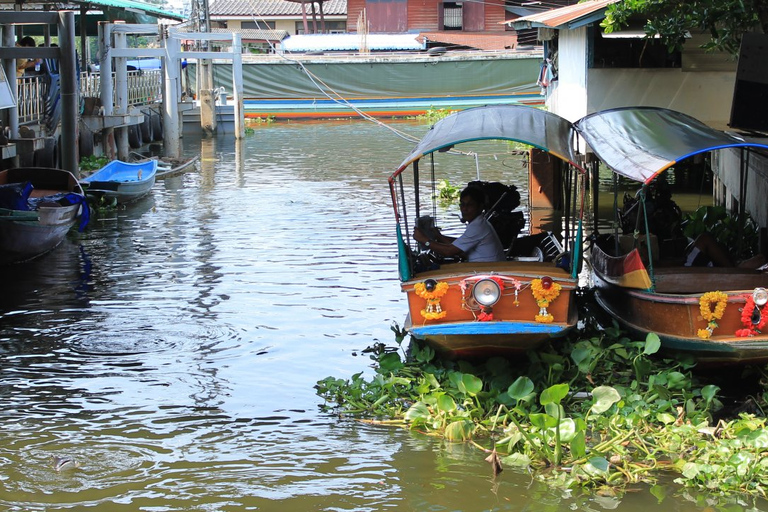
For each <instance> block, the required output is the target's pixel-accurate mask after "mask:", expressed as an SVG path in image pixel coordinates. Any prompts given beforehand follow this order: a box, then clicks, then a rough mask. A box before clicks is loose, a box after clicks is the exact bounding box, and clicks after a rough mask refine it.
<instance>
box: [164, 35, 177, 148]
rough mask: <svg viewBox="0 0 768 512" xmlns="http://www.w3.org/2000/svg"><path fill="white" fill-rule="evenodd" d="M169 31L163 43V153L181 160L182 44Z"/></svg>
mask: <svg viewBox="0 0 768 512" xmlns="http://www.w3.org/2000/svg"><path fill="white" fill-rule="evenodd" d="M169 36H170V34H169V32H168V29H166V30H164V31H163V34H162V43H163V46H164V47H165V49H166V55H167V56H166V57H164V58H163V78H164V80H165V83H164V88H163V151H164V154H165V156H169V157H172V158H179V157H180V156H181V130H180V128H179V125H180V123H181V117H180V113H179V108H178V107H179V95H178V91H179V85H178V81H179V67H180V63H179V50H180V47H181V43H180V42H179V40H178V39H176V38H173V37H169Z"/></svg>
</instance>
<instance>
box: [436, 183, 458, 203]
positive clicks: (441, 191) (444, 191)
mask: <svg viewBox="0 0 768 512" xmlns="http://www.w3.org/2000/svg"><path fill="white" fill-rule="evenodd" d="M435 195H436V197H437V199H438V200H439V201H440V202H441V203H447V204H450V203H455V202H456V201H458V200H459V195H461V188H460V187H457V186H455V185H451V183H450V182H449V181H448V180H440V182H439V183H438V184H437V193H436V194H435Z"/></svg>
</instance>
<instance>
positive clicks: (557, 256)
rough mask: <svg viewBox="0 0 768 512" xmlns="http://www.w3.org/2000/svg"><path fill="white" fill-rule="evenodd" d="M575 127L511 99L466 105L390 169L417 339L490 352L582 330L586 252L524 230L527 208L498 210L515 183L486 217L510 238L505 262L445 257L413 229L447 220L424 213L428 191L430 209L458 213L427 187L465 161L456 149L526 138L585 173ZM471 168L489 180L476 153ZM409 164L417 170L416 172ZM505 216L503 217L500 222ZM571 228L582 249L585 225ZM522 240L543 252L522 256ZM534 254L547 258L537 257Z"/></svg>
mask: <svg viewBox="0 0 768 512" xmlns="http://www.w3.org/2000/svg"><path fill="white" fill-rule="evenodd" d="M574 133H575V132H574V130H573V127H572V125H571V124H570V123H569V122H568V121H566V120H564V119H562V118H560V117H558V116H555V115H553V114H550V113H548V112H546V111H543V110H540V109H536V108H532V107H526V106H520V105H504V106H486V107H478V108H474V109H468V110H463V111H461V112H457V113H454V114H452V115H450V116H448V117H446V118H444V119H443V120H441V121H439V122H438V123H436V124H435V125H434V126H433V127H432V129H431V130H430V131H429V132H428V133H427V135H426V136H425V137H424V138H423V139H422V140H421V141H420V142H419V143H418V145H417V146H416V147H415V148H414V149H413V151H411V153H410V154H409V155H408V156H407V157H406V158H405V160H404V161H403V163H402V164H401V165H400V166H399V167H398V168H397V170H396V171H395V172H394V173H393V174H392V175H391V176H390V178H389V185H390V192H391V194H392V204H393V207H394V213H395V220H396V236H397V243H398V261H399V271H400V280H401V284H400V286H401V289H402V291H403V292H405V294H406V296H407V300H408V310H409V314H408V317H407V319H406V322H405V326H404V327H405V329H406V330H407V331H408V332H409V333H410V334H411V335H412V336H413V337H415V338H417V339H421V340H425V341H426V342H427V343H429V344H430V345H431V346H433V347H434V348H435V349H436V350H437V351H439V352H441V353H443V354H444V355H446V356H448V357H487V356H492V355H512V354H516V353H520V352H523V351H526V350H528V349H532V348H535V347H537V346H539V345H540V344H542V343H544V342H546V341H547V340H551V339H555V338H558V337H562V336H564V335H565V334H567V333H568V332H569V331H570V330H571V329H573V328H574V327H575V325H576V321H577V312H576V304H575V292H576V288H577V279H576V277H577V274H578V272H577V268H578V265H579V262H578V258H571V257H570V254H569V253H568V252H565V253H562V252H561V251H559V250H555V251H549V250H547V249H546V248H547V247H548V246H557V245H558V243H559V240H558V239H557V237H556V236H555V235H553V234H550V233H546V232H545V233H540V234H538V235H535V237H526V238H523V237H517V234H518V232H519V230H520V224H516V223H515V218H516V217H519V218H522V213H521V212H517V211H501V210H499V209H498V208H497V205H498V204H501V203H503V202H504V201H505V199H504V197H505V194H509V193H510V190H511V189H509V188H507V189H506V190H505V192H504V193H502V197H501V198H500V199H498V200H496V201H494V200H493V199H492V200H491V201H489V202H487V203H486V206H488V205H491V208H488V209H487V211H486V216H487V218H489V219H490V221H491V224H492V225H493V226H494V229H495V230H496V232H497V233H498V235H499V238H500V239H501V240H502V244H503V245H506V243H509V245H506V254H507V259H506V260H505V261H497V262H483V263H473V262H461V261H448V260H445V259H436V258H434V257H433V256H430V254H429V251H428V249H425V248H424V247H421V248H420V247H419V246H418V245H419V244H417V243H415V242H414V241H413V240H412V239H411V236H410V234H411V232H412V228H413V226H414V225H416V224H424V223H427V224H430V223H433V222H438V220H436V219H434V217H432V216H422V214H421V212H422V208H423V206H422V205H421V204H420V198H421V197H431V200H432V201H433V204H432V206H431V207H430V208H429V211H430V212H431V213H432V214H433V215H435V216H436V214H439V213H441V214H442V219H441V220H442V221H446V222H448V221H449V220H450V218H451V217H453V214H452V212H451V211H450V208H448V209H445V208H442V207H438V205H436V204H435V203H434V202H435V201H436V200H437V199H436V194H429V193H428V192H427V190H430V191H433V192H434V190H435V188H434V187H435V185H436V183H437V182H439V181H440V178H441V177H440V176H437V171H438V170H441V169H446V168H448V167H450V165H451V164H450V163H449V162H448V161H449V160H451V159H453V160H454V161H455V159H456V158H457V152H456V151H455V150H453V149H452V148H454V146H456V145H462V146H461V147H462V148H465V147H469V148H473V147H474V146H473V144H481V145H483V144H495V148H496V150H497V151H499V152H500V153H504V152H507V151H508V150H509V145H508V143H507V142H506V141H518V142H523V143H525V144H529V145H532V146H535V147H537V148H539V149H542V150H544V151H547V152H549V153H550V154H551V155H554V156H556V157H558V158H559V159H561V160H562V161H563V162H564V165H563V167H566V166H567V168H568V170H569V171H571V172H574V173H576V172H578V171H582V169H581V168H580V167H579V166H578V165H577V164H576V163H575V156H574V152H573V150H572V145H571V139H572V137H573V135H574ZM499 141H502V142H501V143H500V142H499ZM464 144H468V146H464ZM489 147H490V146H489ZM465 155H466V154H463V155H462V156H465ZM425 157H427V158H425ZM422 161H424V162H429V163H430V171H429V172H424V173H421V172H420V163H421V162H422ZM466 167H468V169H467V171H468V172H467V173H466V174H468V176H471V178H469V179H468V181H470V180H471V181H474V183H473V186H486V185H485V184H486V182H482V181H478V180H477V177H476V174H479V170H477V171H476V170H475V160H474V159H472V161H471V163H470V164H469V165H468V166H466ZM496 167H497V168H498V165H496ZM406 170H410V173H409V175H408V177H407V178H406V176H405V175H406ZM425 176H426V179H424V178H425ZM422 181H424V182H426V183H423V182H422ZM574 182H576V180H575V179H574ZM489 185H492V187H489V188H488V189H487V190H488V191H490V190H491V189H492V188H498V186H496V185H499V184H494V183H490V184H489ZM501 186H502V187H505V185H503V184H501ZM514 193H517V192H516V191H515V192H514ZM490 195H491V194H487V196H490ZM406 197H408V198H409V202H406ZM518 198H519V196H518ZM517 203H518V204H519V200H518V201H517ZM497 217H498V220H501V221H502V222H498V221H496V219H497ZM424 218H426V219H428V220H426V221H425V220H424ZM411 219H413V220H411ZM571 220H573V219H571ZM507 221H511V223H510V222H507ZM505 225H506V227H507V228H508V231H506V232H504V226H505ZM569 233H570V235H573V236H570V237H566V238H570V239H568V240H566V243H567V244H568V245H567V247H570V248H575V250H574V251H573V253H574V254H576V255H577V256H578V255H579V254H580V252H581V250H580V243H581V242H580V240H578V239H579V238H580V236H579V235H580V230H576V229H573V230H570V231H569ZM504 240H506V241H507V242H506V243H505V242H504ZM522 240H525V243H522V245H521V246H525V245H528V246H529V247H530V246H531V243H530V242H531V241H533V242H534V244H533V247H534V249H536V250H535V251H526V253H525V254H523V255H520V253H519V252H518V251H516V250H515V248H516V247H517V246H518V244H519V243H521V241H522ZM537 240H538V242H537ZM542 248H543V249H542ZM533 253H538V255H539V256H540V257H531V256H529V254H533ZM545 253H547V257H544V254H545ZM425 257H428V258H429V259H428V265H425V264H424V260H425ZM540 260H542V261H540Z"/></svg>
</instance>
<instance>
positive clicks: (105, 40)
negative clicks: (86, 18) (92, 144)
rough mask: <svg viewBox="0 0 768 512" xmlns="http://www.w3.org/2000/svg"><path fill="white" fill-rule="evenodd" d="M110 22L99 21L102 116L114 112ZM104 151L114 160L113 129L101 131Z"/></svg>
mask: <svg viewBox="0 0 768 512" xmlns="http://www.w3.org/2000/svg"><path fill="white" fill-rule="evenodd" d="M111 41H112V23H111V22H109V21H100V22H99V97H100V98H101V106H102V107H103V108H104V116H105V117H106V116H111V115H112V114H114V113H115V109H114V101H115V100H114V98H113V97H112V91H113V88H112V56H111V55H110V49H111V48H112V43H111ZM102 137H103V139H102V140H103V142H102V145H103V147H104V153H105V154H106V156H108V157H109V159H110V160H114V159H115V157H116V156H117V155H116V154H115V149H116V148H115V143H116V141H115V129H114V128H105V129H104V131H103V132H102Z"/></svg>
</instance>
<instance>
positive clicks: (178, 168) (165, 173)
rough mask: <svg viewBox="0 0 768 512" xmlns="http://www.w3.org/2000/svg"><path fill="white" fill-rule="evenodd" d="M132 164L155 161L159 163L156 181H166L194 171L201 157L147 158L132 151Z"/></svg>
mask: <svg viewBox="0 0 768 512" xmlns="http://www.w3.org/2000/svg"><path fill="white" fill-rule="evenodd" d="M129 157H130V159H131V162H137V163H144V162H148V161H149V160H155V161H156V162H157V173H156V174H155V180H164V179H167V178H173V177H174V176H178V175H179V174H183V173H185V172H188V171H190V170H192V168H193V167H194V166H195V164H196V163H197V162H199V161H200V155H194V156H191V157H188V158H173V157H170V156H161V157H157V156H147V155H143V154H141V153H137V152H135V151H132V152H131V153H130V155H129Z"/></svg>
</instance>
